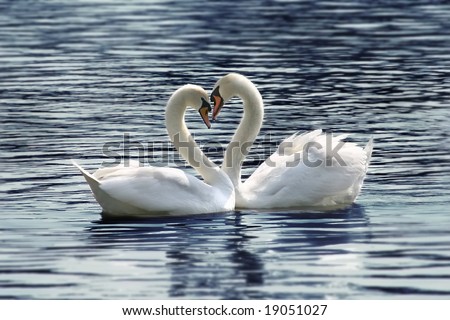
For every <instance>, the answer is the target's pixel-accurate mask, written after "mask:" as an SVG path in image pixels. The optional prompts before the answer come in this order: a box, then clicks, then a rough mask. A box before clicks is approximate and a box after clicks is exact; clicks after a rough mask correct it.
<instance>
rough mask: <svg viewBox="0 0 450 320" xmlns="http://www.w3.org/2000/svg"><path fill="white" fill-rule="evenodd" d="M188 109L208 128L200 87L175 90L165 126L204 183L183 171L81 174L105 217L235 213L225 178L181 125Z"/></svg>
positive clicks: (204, 97)
mask: <svg viewBox="0 0 450 320" xmlns="http://www.w3.org/2000/svg"><path fill="white" fill-rule="evenodd" d="M187 106H192V107H195V109H197V110H198V111H199V113H200V115H201V116H202V118H203V120H204V122H205V124H206V125H207V126H208V128H209V127H210V123H209V119H208V112H209V111H210V110H211V107H210V105H209V102H208V94H207V93H206V91H205V90H203V89H202V88H201V87H199V86H194V85H185V86H183V87H181V88H180V89H178V90H177V91H175V92H174V93H173V95H172V96H171V98H170V99H169V101H168V103H167V107H166V128H167V131H168V134H169V137H170V140H171V141H172V143H173V144H174V146H175V148H176V149H177V150H178V152H179V153H180V154H181V156H182V157H183V158H184V159H185V160H186V161H187V162H188V163H189V164H190V165H191V166H192V167H194V168H195V169H196V171H197V172H198V173H199V174H200V175H201V176H202V177H203V179H204V181H201V180H199V179H197V178H196V177H194V176H192V175H189V174H186V173H185V172H183V171H182V170H179V169H175V168H163V167H152V166H151V167H139V164H138V163H137V164H136V163H135V164H134V165H132V166H131V167H126V168H125V167H123V166H121V167H114V168H102V169H99V170H97V171H96V172H95V173H94V174H92V175H91V174H89V173H88V172H86V171H85V170H84V169H83V168H81V167H80V166H79V165H77V164H76V163H75V162H74V165H75V166H76V167H77V168H78V169H79V170H80V171H81V173H82V174H83V175H84V177H85V179H86V181H87V182H88V184H89V186H90V188H91V190H92V192H93V194H94V197H95V199H96V200H97V202H98V203H99V204H100V205H101V207H102V208H103V213H102V215H103V217H107V218H114V217H115V218H118V217H120V218H123V217H153V216H162V215H188V214H198V213H209V212H222V211H230V210H233V209H234V203H235V199H234V187H233V184H232V183H231V181H230V179H229V178H228V176H227V175H226V174H225V173H223V172H222V171H221V170H220V168H219V167H218V166H217V165H215V164H214V163H213V162H211V161H210V160H209V159H208V158H207V157H206V156H205V155H204V153H203V152H202V151H201V150H200V148H199V147H198V145H197V144H196V143H195V141H194V139H193V138H192V136H191V135H190V134H189V131H188V129H187V127H186V124H185V122H184V114H185V111H186V108H187Z"/></svg>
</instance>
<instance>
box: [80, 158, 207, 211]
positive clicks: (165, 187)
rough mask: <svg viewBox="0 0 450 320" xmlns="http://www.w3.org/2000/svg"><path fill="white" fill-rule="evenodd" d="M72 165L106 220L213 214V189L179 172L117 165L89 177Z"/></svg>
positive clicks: (170, 169) (167, 169) (177, 170)
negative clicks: (99, 206) (109, 218)
mask: <svg viewBox="0 0 450 320" xmlns="http://www.w3.org/2000/svg"><path fill="white" fill-rule="evenodd" d="M74 165H75V166H76V167H77V168H78V169H79V170H80V171H81V172H82V173H83V175H84V177H85V179H86V181H87V182H88V184H89V186H90V188H91V190H92V192H93V194H94V196H95V198H96V200H97V202H98V203H99V204H100V205H101V207H102V208H103V215H104V216H106V217H124V216H127V217H133V216H136V217H139V216H162V215H184V214H192V213H201V212H209V211H213V210H211V209H212V208H211V207H212V206H213V205H214V200H213V199H211V196H212V194H211V189H212V187H211V186H209V185H208V184H206V183H204V182H203V181H201V180H199V179H197V178H196V177H194V176H191V175H189V174H186V173H185V172H183V171H182V170H179V169H175V168H160V167H139V166H137V167H136V166H134V167H123V166H120V167H115V168H102V169H99V170H97V171H96V172H95V173H94V174H92V175H91V174H89V173H88V172H87V171H86V170H84V169H83V168H82V167H81V166H79V165H77V164H76V163H74ZM97 177H98V178H97Z"/></svg>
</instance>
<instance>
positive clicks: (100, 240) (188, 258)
mask: <svg viewBox="0 0 450 320" xmlns="http://www.w3.org/2000/svg"><path fill="white" fill-rule="evenodd" d="M368 224H369V221H368V220H367V218H366V216H365V214H364V207H363V206H360V205H357V204H354V205H352V206H351V207H349V208H346V209H342V210H337V211H334V212H314V211H311V212H299V211H290V212H289V211H288V212H279V213H277V212H259V213H258V214H255V213H254V212H253V211H242V212H236V213H225V214H212V215H204V216H195V217H177V218H170V219H168V218H156V219H155V218H153V219H152V220H149V221H145V220H144V221H142V222H140V223H136V222H135V221H133V222H130V223H128V222H120V223H105V222H99V223H96V224H95V225H94V226H93V227H91V228H90V229H89V230H88V232H89V237H88V241H89V244H88V246H89V248H91V249H93V250H96V249H97V248H98V249H101V256H100V260H101V261H104V260H105V258H108V256H109V255H110V257H111V258H108V261H110V262H111V263H110V264H109V266H110V267H109V269H108V270H109V271H108V272H111V274H117V273H120V274H122V275H123V276H122V277H123V278H124V279H126V280H129V281H136V280H139V283H142V287H138V288H137V289H138V290H137V291H136V295H140V297H141V298H142V292H144V291H145V292H148V290H146V289H147V288H148V286H152V287H154V290H152V292H151V293H148V294H149V295H150V294H153V296H149V297H146V298H155V299H158V298H159V299H161V298H171V297H172V298H174V297H183V298H193V299H195V298H216V299H306V298H308V299H309V298H311V299H323V298H325V297H330V289H329V288H334V287H336V288H343V289H342V290H348V288H347V286H348V281H346V280H345V279H343V278H341V277H340V275H341V273H342V272H351V270H349V268H350V267H353V268H361V264H362V262H361V259H360V257H359V256H358V255H355V254H353V253H352V251H351V248H352V247H353V244H354V243H358V242H365V241H368V238H369V235H368V233H367V232H368V231H367V230H368V228H367V226H368ZM93 252H95V251H93ZM116 259H117V260H118V265H119V267H120V263H121V261H126V264H125V266H123V267H122V268H123V269H120V270H119V271H116V269H114V268H116V266H117V264H115V263H114V262H115V260H116ZM343 270H344V271H343ZM334 271H336V273H333V272H334ZM324 275H325V276H324ZM135 283H137V282H135ZM293 283H295V285H293ZM322 286H323V287H325V288H324V289H323V290H321V289H320V288H321V287H322ZM269 287H270V288H269ZM138 291H139V292H138ZM130 295H131V293H129V292H128V293H127V294H126V295H124V296H125V297H129V296H130ZM342 297H345V296H342Z"/></svg>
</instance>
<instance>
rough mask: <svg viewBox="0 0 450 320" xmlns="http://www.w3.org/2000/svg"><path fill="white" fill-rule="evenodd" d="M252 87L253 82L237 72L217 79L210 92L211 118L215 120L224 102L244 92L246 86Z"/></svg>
mask: <svg viewBox="0 0 450 320" xmlns="http://www.w3.org/2000/svg"><path fill="white" fill-rule="evenodd" d="M249 87H253V84H252V83H251V82H250V80H248V79H247V78H246V77H245V76H243V75H241V74H238V73H234V72H233V73H229V74H227V75H226V76H224V77H222V78H221V79H219V81H217V82H216V84H215V85H214V89H213V91H212V92H211V96H210V101H211V103H213V114H212V119H213V120H216V118H217V116H218V115H219V113H220V111H221V110H222V107H223V105H224V104H225V102H227V101H228V100H230V99H231V98H233V97H239V96H242V95H243V94H245V92H244V90H246V88H249Z"/></svg>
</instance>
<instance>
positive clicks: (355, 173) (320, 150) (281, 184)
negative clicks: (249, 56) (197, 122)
mask: <svg viewBox="0 0 450 320" xmlns="http://www.w3.org/2000/svg"><path fill="white" fill-rule="evenodd" d="M232 97H239V98H241V99H242V100H243V102H244V115H243V118H242V120H241V123H240V125H239V127H238V128H237V130H236V132H235V134H234V136H233V138H232V140H231V142H230V144H229V145H228V147H227V149H226V151H225V157H224V162H223V164H222V170H223V171H224V172H226V173H227V175H228V176H229V177H230V178H231V181H232V182H233V184H234V186H235V190H236V208H255V209H257V208H260V209H263V208H300V207H341V206H345V205H348V204H351V203H352V202H353V201H355V199H356V197H357V196H358V194H359V192H360V190H361V187H362V184H363V180H364V177H365V175H366V172H367V168H368V165H369V161H370V157H371V153H372V146H373V142H372V139H371V140H370V141H369V143H368V144H367V146H366V147H365V149H362V148H361V147H358V146H357V145H355V144H354V143H349V142H346V143H344V142H343V141H342V139H344V138H345V137H346V136H347V135H340V136H337V137H331V135H330V134H323V133H322V131H321V130H315V131H312V132H308V133H305V134H301V135H298V134H296V133H295V134H293V135H292V136H290V137H288V138H286V139H285V140H284V141H283V142H282V143H281V144H280V145H279V147H278V150H277V151H276V152H275V153H273V154H272V155H271V156H270V157H269V158H268V159H267V160H266V161H265V162H264V163H262V164H261V165H260V166H259V167H258V168H257V169H256V171H255V172H254V173H253V174H252V175H251V176H250V177H249V178H248V179H247V180H246V181H245V182H244V183H242V182H241V166H242V162H243V161H244V159H245V157H246V155H247V154H248V152H249V149H250V147H251V145H252V144H253V142H254V140H255V138H256V136H257V135H258V132H259V130H260V128H261V126H262V121H263V116H264V109H263V108H264V107H263V100H262V97H261V95H260V93H259V91H258V89H257V88H256V87H255V85H254V84H253V83H252V82H251V81H250V80H248V79H247V78H246V77H244V76H243V75H240V74H236V73H231V74H228V75H226V76H224V77H223V78H221V79H220V80H219V81H217V83H216V85H215V86H214V89H213V91H212V93H211V96H210V99H211V101H212V102H214V109H213V120H215V119H216V118H217V115H218V114H219V112H220V110H221V108H222V106H223V104H224V102H226V101H228V100H229V99H231V98H232ZM333 152H334V153H333Z"/></svg>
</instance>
